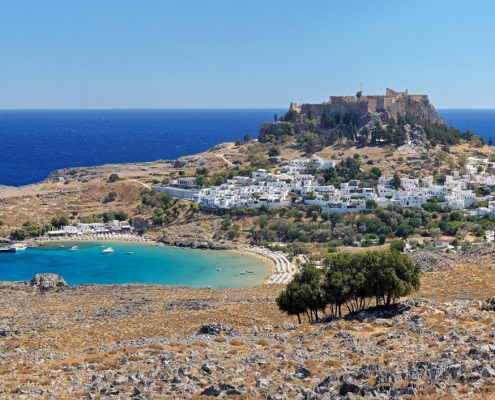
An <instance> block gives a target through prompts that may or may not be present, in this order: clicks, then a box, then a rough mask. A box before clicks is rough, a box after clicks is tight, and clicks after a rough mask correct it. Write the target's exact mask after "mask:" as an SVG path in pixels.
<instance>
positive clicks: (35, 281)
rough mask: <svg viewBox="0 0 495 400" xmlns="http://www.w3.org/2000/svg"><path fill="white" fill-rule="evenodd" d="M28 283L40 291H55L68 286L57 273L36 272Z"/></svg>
mask: <svg viewBox="0 0 495 400" xmlns="http://www.w3.org/2000/svg"><path fill="white" fill-rule="evenodd" d="M28 283H29V285H31V286H34V287H35V288H36V289H37V290H39V291H40V292H48V291H56V290H59V289H61V288H64V287H66V286H68V285H67V282H66V281H65V280H64V278H62V277H61V276H60V275H57V274H36V275H35V276H34V277H33V278H32V279H31V280H30V281H28Z"/></svg>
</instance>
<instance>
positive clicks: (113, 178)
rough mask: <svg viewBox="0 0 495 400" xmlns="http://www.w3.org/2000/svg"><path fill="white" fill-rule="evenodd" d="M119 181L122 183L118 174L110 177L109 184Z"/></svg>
mask: <svg viewBox="0 0 495 400" xmlns="http://www.w3.org/2000/svg"><path fill="white" fill-rule="evenodd" d="M117 181H120V176H118V175H117V174H111V175H110V176H109V177H108V182H117Z"/></svg>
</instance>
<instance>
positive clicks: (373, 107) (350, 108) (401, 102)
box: [289, 88, 442, 122]
mask: <svg viewBox="0 0 495 400" xmlns="http://www.w3.org/2000/svg"><path fill="white" fill-rule="evenodd" d="M289 110H290V111H292V112H293V113H295V115H296V120H297V122H304V121H305V120H306V119H308V118H310V119H313V120H316V121H320V120H321V117H322V115H324V114H326V115H328V116H333V115H337V114H339V115H340V116H344V115H346V114H355V115H356V116H358V117H359V118H361V117H363V116H365V115H367V114H373V113H386V114H387V115H388V117H392V118H397V117H398V116H399V115H406V114H412V115H415V116H417V117H420V118H421V119H425V120H428V121H430V122H442V119H441V118H440V117H439V116H438V114H437V113H436V111H435V108H434V107H433V106H432V105H431V104H430V102H429V100H428V96H427V95H416V94H415V95H411V94H409V93H408V91H407V90H405V91H404V92H396V91H394V90H392V89H389V88H387V89H386V91H385V95H367V96H364V95H361V96H359V97H357V96H330V98H329V101H328V102H324V103H321V104H309V103H303V104H296V103H291V104H290V107H289Z"/></svg>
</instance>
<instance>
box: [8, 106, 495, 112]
mask: <svg viewBox="0 0 495 400" xmlns="http://www.w3.org/2000/svg"><path fill="white" fill-rule="evenodd" d="M274 109H288V107H286V106H285V107H281V106H279V107H277V106H271V107H81V108H75V107H39V108H38V107H27V108H0V111H148V110H157V111H158V110H274ZM435 109H436V110H495V106H493V107H435Z"/></svg>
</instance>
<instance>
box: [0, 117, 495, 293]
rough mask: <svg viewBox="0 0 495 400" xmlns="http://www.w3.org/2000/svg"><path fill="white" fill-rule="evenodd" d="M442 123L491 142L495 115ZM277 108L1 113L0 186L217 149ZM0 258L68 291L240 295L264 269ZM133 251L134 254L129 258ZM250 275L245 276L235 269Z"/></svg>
mask: <svg viewBox="0 0 495 400" xmlns="http://www.w3.org/2000/svg"><path fill="white" fill-rule="evenodd" d="M438 111H439V113H440V115H441V116H442V117H443V118H444V119H445V121H446V122H447V124H448V125H450V126H455V127H458V128H460V129H461V130H470V131H472V132H475V133H477V134H478V135H480V136H481V137H483V138H484V139H485V140H487V139H488V138H489V137H495V110H452V109H449V110H442V109H441V110H438ZM284 112H285V110H284V109H282V108H280V109H223V110H219V109H212V110H207V109H188V110H171V109H166V110H77V111H76V110H35V111H33V110H29V111H28V110H9V111H6V110H4V111H1V110H0V186H1V185H7V186H22V185H28V184H31V183H36V182H39V181H40V180H42V179H45V178H46V177H47V176H48V175H49V174H50V173H51V172H52V171H54V170H57V169H60V168H70V167H81V166H94V165H101V164H105V163H124V162H140V161H154V160H159V159H175V158H178V157H180V156H184V155H188V154H194V153H197V152H200V151H203V150H206V149H208V148H210V147H212V146H214V145H215V144H218V143H221V142H225V141H235V140H239V139H241V138H242V137H243V136H244V135H245V134H249V135H251V136H252V137H256V136H257V133H258V129H259V126H260V124H261V123H262V122H266V121H273V120H274V118H275V116H280V115H282V114H283V113H284ZM78 245H79V250H77V251H70V250H69V249H70V244H69V243H67V244H66V245H65V246H64V247H63V248H61V247H59V245H58V244H57V245H54V246H51V247H42V248H37V249H28V250H25V251H23V252H20V253H0V280H26V279H30V278H32V276H33V275H34V274H35V273H40V272H52V273H56V274H59V275H61V276H62V277H64V278H65V279H66V280H67V281H68V283H69V284H71V285H78V284H84V283H99V284H105V283H130V282H138V283H158V284H169V285H187V286H193V287H207V286H211V287H241V286H251V285H255V284H257V283H260V282H261V281H262V280H263V279H264V277H265V276H266V274H267V273H268V268H267V265H266V264H264V263H262V262H261V261H260V260H259V259H257V258H256V257H253V256H248V255H242V254H235V253H231V252H221V251H216V252H207V251H206V252H205V251H200V250H191V249H175V248H165V247H153V246H146V245H142V244H134V243H111V244H110V243H107V244H106V245H107V246H108V245H111V246H112V247H113V248H114V250H115V252H113V253H111V254H102V247H101V245H102V244H101V243H78ZM129 253H132V254H129ZM247 270H250V271H253V273H250V274H245V273H242V272H243V271H247Z"/></svg>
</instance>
